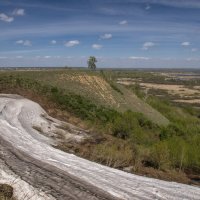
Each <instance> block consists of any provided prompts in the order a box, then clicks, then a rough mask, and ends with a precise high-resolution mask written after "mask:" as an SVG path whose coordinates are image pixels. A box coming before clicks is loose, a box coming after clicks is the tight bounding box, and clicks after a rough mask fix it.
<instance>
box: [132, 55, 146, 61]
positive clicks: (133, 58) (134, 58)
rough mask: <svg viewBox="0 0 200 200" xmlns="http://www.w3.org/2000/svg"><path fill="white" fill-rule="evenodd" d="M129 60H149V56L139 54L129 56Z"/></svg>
mask: <svg viewBox="0 0 200 200" xmlns="http://www.w3.org/2000/svg"><path fill="white" fill-rule="evenodd" d="M129 59H131V60H149V59H150V58H148V57H141V56H131V57H129Z"/></svg>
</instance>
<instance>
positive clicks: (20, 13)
mask: <svg viewBox="0 0 200 200" xmlns="http://www.w3.org/2000/svg"><path fill="white" fill-rule="evenodd" d="M12 14H13V15H15V16H24V15H25V10H24V9H22V8H19V9H15V10H14V11H13V13H12Z"/></svg>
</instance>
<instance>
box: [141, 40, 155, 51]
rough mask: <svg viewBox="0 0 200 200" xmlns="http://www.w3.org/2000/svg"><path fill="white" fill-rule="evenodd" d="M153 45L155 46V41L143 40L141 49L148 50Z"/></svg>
mask: <svg viewBox="0 0 200 200" xmlns="http://www.w3.org/2000/svg"><path fill="white" fill-rule="evenodd" d="M154 46H155V43H153V42H145V43H144V44H143V47H142V49H143V50H148V49H149V48H151V47H154Z"/></svg>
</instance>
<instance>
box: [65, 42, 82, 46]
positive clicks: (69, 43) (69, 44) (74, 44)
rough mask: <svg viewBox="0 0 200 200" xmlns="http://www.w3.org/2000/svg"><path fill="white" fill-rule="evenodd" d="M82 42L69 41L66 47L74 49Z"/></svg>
mask: <svg viewBox="0 0 200 200" xmlns="http://www.w3.org/2000/svg"><path fill="white" fill-rule="evenodd" d="M79 44H80V42H79V41H78V40H71V41H68V42H66V43H65V46H66V47H73V46H76V45H79Z"/></svg>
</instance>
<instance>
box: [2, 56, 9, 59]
mask: <svg viewBox="0 0 200 200" xmlns="http://www.w3.org/2000/svg"><path fill="white" fill-rule="evenodd" d="M6 58H8V57H6V56H0V59H6Z"/></svg>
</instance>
